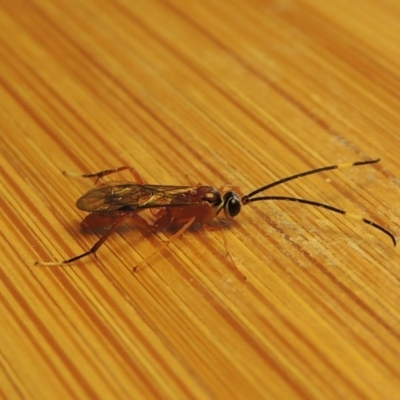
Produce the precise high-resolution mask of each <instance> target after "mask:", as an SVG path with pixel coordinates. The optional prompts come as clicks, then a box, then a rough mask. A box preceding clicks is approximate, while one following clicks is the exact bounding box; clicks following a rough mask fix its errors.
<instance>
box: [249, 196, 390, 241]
mask: <svg viewBox="0 0 400 400" xmlns="http://www.w3.org/2000/svg"><path fill="white" fill-rule="evenodd" d="M267 200H284V201H293V202H297V203H302V204H308V205H311V206H314V207H321V208H324V209H326V210H329V211H332V212H335V213H337V214H342V215H343V216H345V217H348V218H351V219H354V220H356V221H360V222H364V223H365V224H368V225H371V226H372V227H374V228H376V229H378V230H380V231H381V232H383V233H385V234H386V235H387V236H389V237H390V239H391V240H392V242H393V245H394V246H396V238H395V236H394V235H393V233H391V232H390V231H388V230H387V229H385V228H384V227H383V226H381V225H378V224H377V223H376V222H373V221H370V220H369V219H366V218H364V217H362V216H360V215H357V214H351V213H348V212H347V211H345V210H341V209H340V208H336V207H333V206H330V205H329V204H324V203H319V202H317V201H312V200H306V199H301V198H297V197H287V196H262V197H255V198H252V199H249V198H248V197H246V196H245V197H243V198H242V203H243V204H244V205H246V204H249V203H252V202H254V201H267Z"/></svg>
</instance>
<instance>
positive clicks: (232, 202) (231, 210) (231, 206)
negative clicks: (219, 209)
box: [224, 192, 241, 218]
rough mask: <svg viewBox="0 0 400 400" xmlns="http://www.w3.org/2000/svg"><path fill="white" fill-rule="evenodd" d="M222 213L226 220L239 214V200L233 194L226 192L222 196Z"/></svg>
mask: <svg viewBox="0 0 400 400" xmlns="http://www.w3.org/2000/svg"><path fill="white" fill-rule="evenodd" d="M224 203H225V205H224V213H225V217H226V218H233V217H236V215H238V214H239V213H240V208H241V204H240V199H239V197H238V195H237V194H236V193H234V192H227V193H225V195H224Z"/></svg>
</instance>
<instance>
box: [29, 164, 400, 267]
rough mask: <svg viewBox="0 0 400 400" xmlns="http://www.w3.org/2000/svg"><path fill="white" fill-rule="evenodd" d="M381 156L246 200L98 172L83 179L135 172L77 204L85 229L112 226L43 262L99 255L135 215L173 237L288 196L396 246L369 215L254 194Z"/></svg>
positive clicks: (142, 223)
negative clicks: (172, 230) (85, 245)
mask: <svg viewBox="0 0 400 400" xmlns="http://www.w3.org/2000/svg"><path fill="white" fill-rule="evenodd" d="M378 161H379V159H376V160H369V161H358V162H355V163H347V164H338V165H332V166H328V167H322V168H318V169H313V170H310V171H306V172H303V173H300V174H296V175H292V176H289V177H287V178H283V179H281V180H278V181H275V182H272V183H270V184H269V185H266V186H263V187H261V188H259V189H256V190H254V191H253V192H251V193H249V194H247V195H245V196H243V197H242V198H241V199H240V198H239V196H238V195H237V194H236V193H235V192H233V191H226V192H224V193H221V191H220V190H218V189H216V188H214V187H212V186H166V185H148V184H145V183H144V182H143V180H142V178H141V177H140V175H139V174H138V173H137V171H136V170H135V169H133V168H131V167H120V168H117V169H111V170H105V171H101V172H98V173H95V174H88V175H83V177H86V178H87V177H95V178H97V180H98V179H100V178H103V177H104V176H106V175H110V174H112V173H115V172H120V171H123V170H127V169H129V170H130V171H131V172H132V174H133V175H134V177H135V179H136V182H124V181H122V182H121V181H110V182H105V183H102V184H100V185H99V186H96V187H94V188H93V189H91V190H89V191H88V192H87V193H86V194H84V195H83V196H82V197H81V198H79V199H78V201H77V203H76V205H77V207H78V208H79V209H81V210H83V211H87V212H89V213H90V214H88V215H87V216H86V217H85V218H84V219H83V221H82V223H81V225H82V226H83V227H85V228H96V227H103V226H111V227H110V229H109V230H108V232H107V233H106V234H105V235H103V236H102V237H101V238H100V239H99V240H98V241H97V242H96V243H95V244H94V246H93V247H92V248H91V249H90V250H89V251H87V252H85V253H82V254H80V255H78V256H75V257H72V258H70V259H67V260H64V261H61V262H57V261H56V262H41V261H38V262H36V264H41V265H59V264H68V263H71V262H73V261H76V260H79V259H80V258H83V257H85V256H87V255H89V254H94V253H96V251H97V250H98V249H99V247H100V246H101V245H102V244H103V243H104V242H105V241H106V240H107V238H108V237H109V236H110V235H111V234H112V233H113V232H114V231H115V230H117V229H118V228H119V227H120V226H121V225H122V224H123V223H124V222H125V221H127V220H128V219H131V220H133V221H134V223H135V224H137V225H138V226H140V227H142V228H144V229H146V230H160V229H164V228H166V227H171V226H176V227H181V228H180V230H179V231H178V232H177V233H176V234H175V235H174V237H176V236H178V235H180V234H182V233H183V232H184V231H186V229H188V228H189V227H190V226H191V225H192V224H194V223H196V222H201V223H207V222H210V221H212V220H213V219H214V218H216V217H219V216H220V215H221V213H223V214H224V217H225V219H227V220H230V219H232V218H233V217H235V216H236V215H238V214H239V213H240V210H241V206H242V205H246V204H249V203H252V202H254V201H267V200H278V201H279V200H281V201H282V200H283V201H294V202H298V203H302V204H308V205H312V206H315V207H321V208H324V209H327V210H329V211H333V212H336V213H338V214H342V215H345V216H347V217H350V218H353V219H355V220H358V221H360V222H364V223H366V224H368V225H371V226H372V227H374V228H375V229H378V230H380V231H381V232H383V233H385V234H386V235H388V236H389V237H390V238H391V240H392V241H393V244H394V245H396V239H395V237H394V235H393V234H392V233H391V232H389V231H388V230H387V229H385V228H383V227H382V226H380V225H378V224H377V223H375V222H373V221H370V220H368V219H365V218H363V217H361V216H359V215H356V214H350V213H347V212H346V211H344V210H341V209H339V208H336V207H333V206H330V205H327V204H323V203H319V202H315V201H312V200H306V199H302V198H297V197H288V196H260V197H254V196H256V195H257V194H259V193H260V192H263V191H265V190H268V189H270V188H272V187H274V186H277V185H280V184H282V183H285V182H288V181H290V180H294V179H297V178H301V177H304V176H307V175H312V174H316V173H319V172H322V171H328V170H333V169H342V168H347V167H353V166H360V165H365V164H372V163H376V162H378ZM146 209H147V210H150V211H151V213H152V215H153V217H154V222H153V223H149V222H148V221H147V219H145V218H143V217H142V216H140V215H139V213H140V212H142V211H144V210H146Z"/></svg>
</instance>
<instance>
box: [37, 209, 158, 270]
mask: <svg viewBox="0 0 400 400" xmlns="http://www.w3.org/2000/svg"><path fill="white" fill-rule="evenodd" d="M128 219H132V220H133V221H134V222H135V223H136V225H138V226H140V227H142V228H144V229H147V230H151V229H152V226H151V225H150V224H148V223H147V221H146V220H145V219H143V218H142V217H140V216H139V215H136V214H125V215H122V216H120V217H119V218H118V220H117V221H115V222H114V224H113V225H112V226H111V228H110V229H109V230H108V231H107V232H106V233H105V234H104V235H103V236H102V237H101V238H100V239H99V240H98V241H97V242H96V243H95V244H94V245H93V246H92V248H91V249H90V250H88V251H86V252H84V253H82V254H79V255H77V256H75V257H72V258H68V259H67V260H63V261H50V262H45V261H36V262H35V265H64V264H70V263H72V262H74V261H77V260H80V259H81V258H83V257H86V256H89V255H90V254H95V253H96V252H97V250H98V249H99V248H100V246H101V245H102V244H103V243H104V242H105V241H106V240H107V239H108V237H109V236H110V235H111V234H112V233H114V232H115V231H116V230H117V229H118V228H119V227H120V226H121V225H122V224H123V223H124V222H125V221H126V220H128Z"/></svg>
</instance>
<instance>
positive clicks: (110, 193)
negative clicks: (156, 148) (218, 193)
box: [76, 182, 199, 212]
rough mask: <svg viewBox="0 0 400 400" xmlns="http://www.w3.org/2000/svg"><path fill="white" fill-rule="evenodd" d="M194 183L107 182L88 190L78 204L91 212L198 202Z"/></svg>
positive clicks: (132, 209)
mask: <svg viewBox="0 0 400 400" xmlns="http://www.w3.org/2000/svg"><path fill="white" fill-rule="evenodd" d="M195 189H196V187H195V186H165V185H140V184H137V183H132V182H107V183H104V184H102V185H100V186H97V187H95V188H93V189H91V190H89V191H88V192H87V193H85V194H84V195H83V196H82V197H81V198H80V199H78V201H77V202H76V206H77V207H78V208H79V209H81V210H83V211H89V212H113V211H134V210H137V209H143V208H156V207H164V206H172V205H173V206H184V205H193V204H196V203H197V202H198V201H199V200H198V198H197V196H195V195H194V192H195Z"/></svg>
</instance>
